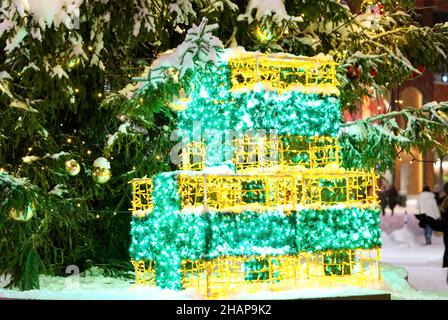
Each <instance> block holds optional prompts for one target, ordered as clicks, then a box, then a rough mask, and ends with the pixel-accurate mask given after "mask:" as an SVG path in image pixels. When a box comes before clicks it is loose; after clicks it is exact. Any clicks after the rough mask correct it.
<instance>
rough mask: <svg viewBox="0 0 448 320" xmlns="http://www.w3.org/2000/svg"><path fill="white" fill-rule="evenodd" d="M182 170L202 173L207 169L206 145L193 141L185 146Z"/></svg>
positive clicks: (182, 154) (182, 156) (182, 155)
mask: <svg viewBox="0 0 448 320" xmlns="http://www.w3.org/2000/svg"><path fill="white" fill-rule="evenodd" d="M181 159H182V165H181V168H182V170H186V171H191V170H194V171H200V170H202V169H204V168H205V160H206V157H205V143H204V142H202V141H199V142H197V141H192V142H190V143H188V144H185V146H183V148H182V153H181Z"/></svg>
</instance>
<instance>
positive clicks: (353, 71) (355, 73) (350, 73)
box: [347, 66, 359, 79]
mask: <svg viewBox="0 0 448 320" xmlns="http://www.w3.org/2000/svg"><path fill="white" fill-rule="evenodd" d="M347 77H349V78H351V79H357V78H358V77H359V68H358V67H355V68H353V66H348V67H347Z"/></svg>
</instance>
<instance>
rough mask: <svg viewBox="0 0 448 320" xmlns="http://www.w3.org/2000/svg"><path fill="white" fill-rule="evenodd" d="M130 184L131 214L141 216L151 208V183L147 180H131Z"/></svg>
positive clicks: (152, 186) (150, 180)
mask: <svg viewBox="0 0 448 320" xmlns="http://www.w3.org/2000/svg"><path fill="white" fill-rule="evenodd" d="M130 183H131V184H132V212H133V214H135V215H137V216H138V215H143V212H144V211H151V210H152V208H153V201H152V191H153V189H154V185H153V181H152V179H149V178H141V179H133V180H131V181H130Z"/></svg>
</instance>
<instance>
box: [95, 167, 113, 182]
mask: <svg viewBox="0 0 448 320" xmlns="http://www.w3.org/2000/svg"><path fill="white" fill-rule="evenodd" d="M111 177H112V172H111V171H110V169H106V168H95V169H94V170H93V180H94V181H95V182H96V183H99V184H103V183H106V182H108V181H109V180H110V178H111Z"/></svg>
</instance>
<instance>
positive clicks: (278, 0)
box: [238, 0, 303, 24]
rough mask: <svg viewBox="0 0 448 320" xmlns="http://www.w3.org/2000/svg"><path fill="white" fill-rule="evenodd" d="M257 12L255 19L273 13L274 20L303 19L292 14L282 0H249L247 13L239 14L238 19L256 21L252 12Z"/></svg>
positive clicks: (259, 19)
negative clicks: (287, 10)
mask: <svg viewBox="0 0 448 320" xmlns="http://www.w3.org/2000/svg"><path fill="white" fill-rule="evenodd" d="M254 10H255V11H256V13H255V20H257V21H261V20H263V19H264V18H265V17H267V16H271V15H272V19H273V21H276V22H283V21H284V22H286V21H302V20H303V19H302V18H300V17H293V16H290V15H289V14H288V13H287V12H286V9H285V5H284V3H283V1H282V0H269V1H266V0H249V3H248V4H247V7H246V13H244V14H241V15H239V16H238V20H239V21H242V20H247V22H248V23H249V24H251V23H252V22H253V21H254V18H253V17H252V12H253V11H254Z"/></svg>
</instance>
